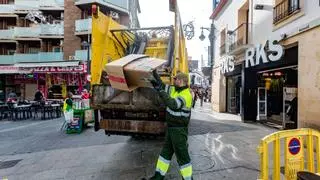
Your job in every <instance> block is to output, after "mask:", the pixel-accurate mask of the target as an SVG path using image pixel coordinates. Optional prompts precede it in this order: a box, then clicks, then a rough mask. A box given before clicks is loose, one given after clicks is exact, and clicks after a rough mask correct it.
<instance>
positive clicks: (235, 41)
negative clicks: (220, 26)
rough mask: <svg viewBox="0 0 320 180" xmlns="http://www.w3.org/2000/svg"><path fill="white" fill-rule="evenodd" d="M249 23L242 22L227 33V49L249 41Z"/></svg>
mask: <svg viewBox="0 0 320 180" xmlns="http://www.w3.org/2000/svg"><path fill="white" fill-rule="evenodd" d="M249 27H250V24H249V23H242V24H241V25H240V26H238V27H237V28H236V29H235V30H233V31H232V32H231V33H229V40H230V46H229V51H234V50H235V49H237V48H240V47H241V46H244V45H246V44H248V41H249Z"/></svg>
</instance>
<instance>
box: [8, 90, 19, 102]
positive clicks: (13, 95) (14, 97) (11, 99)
mask: <svg viewBox="0 0 320 180" xmlns="http://www.w3.org/2000/svg"><path fill="white" fill-rule="evenodd" d="M15 101H17V94H16V93H15V92H14V91H13V90H11V91H10V93H9V94H8V99H7V102H15Z"/></svg>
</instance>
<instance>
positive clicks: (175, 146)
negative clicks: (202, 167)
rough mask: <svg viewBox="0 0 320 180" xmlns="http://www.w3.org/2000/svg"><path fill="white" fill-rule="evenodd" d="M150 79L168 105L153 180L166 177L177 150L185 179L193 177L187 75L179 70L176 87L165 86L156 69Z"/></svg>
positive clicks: (188, 179) (175, 80)
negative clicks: (162, 138) (161, 143)
mask: <svg viewBox="0 0 320 180" xmlns="http://www.w3.org/2000/svg"><path fill="white" fill-rule="evenodd" d="M153 76H154V79H155V80H151V83H152V85H153V87H154V88H155V89H156V90H157V91H158V93H159V95H160V97H161V98H162V100H163V102H164V103H165V105H166V107H167V108H166V122H167V126H168V128H167V131H166V137H165V144H164V147H163V149H162V151H161V153H160V156H159V158H158V161H157V165H156V172H155V174H154V176H153V177H151V178H150V180H163V179H164V177H165V174H166V173H167V171H168V169H169V166H170V161H171V158H172V155H173V154H174V153H175V155H176V157H177V161H178V164H179V166H180V174H181V176H182V177H183V179H185V180H191V179H192V165H191V160H190V156H189V153H188V144H187V141H188V125H189V121H190V116H191V107H192V95H191V92H190V88H189V87H188V75H187V74H183V73H178V74H177V75H176V77H175V78H174V86H169V85H164V84H163V82H162V81H161V79H160V77H159V75H158V74H157V72H156V71H154V72H153Z"/></svg>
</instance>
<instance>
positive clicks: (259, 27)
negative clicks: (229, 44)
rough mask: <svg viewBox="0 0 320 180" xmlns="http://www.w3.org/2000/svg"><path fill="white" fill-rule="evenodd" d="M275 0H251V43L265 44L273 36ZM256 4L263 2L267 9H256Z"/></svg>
mask: <svg viewBox="0 0 320 180" xmlns="http://www.w3.org/2000/svg"><path fill="white" fill-rule="evenodd" d="M273 1H274V0H251V1H250V19H251V20H250V23H251V26H252V29H251V30H252V35H251V37H252V38H251V41H250V42H251V44H254V45H255V44H263V43H265V42H266V40H268V39H270V38H271V36H272V29H273V4H274V2H273ZM256 4H263V5H264V6H265V8H266V10H255V9H254V7H255V5H256Z"/></svg>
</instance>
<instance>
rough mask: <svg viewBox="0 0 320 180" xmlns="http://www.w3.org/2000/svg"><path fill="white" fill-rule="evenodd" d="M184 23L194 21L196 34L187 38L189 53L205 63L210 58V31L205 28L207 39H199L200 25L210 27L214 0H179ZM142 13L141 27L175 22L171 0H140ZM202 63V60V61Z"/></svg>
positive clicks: (140, 16)
mask: <svg viewBox="0 0 320 180" xmlns="http://www.w3.org/2000/svg"><path fill="white" fill-rule="evenodd" d="M177 1H178V6H179V10H180V15H181V19H182V22H183V24H187V23H188V22H190V21H193V25H194V26H195V36H194V37H193V39H192V40H187V49H188V55H189V56H192V59H193V60H201V55H203V59H204V63H207V59H208V50H207V49H208V46H209V44H210V43H209V39H208V35H209V31H206V30H204V34H205V36H206V39H205V40H204V41H200V40H199V36H200V34H201V29H200V27H202V26H203V27H210V24H211V20H210V19H209V17H210V15H211V13H212V0H177ZM139 2H140V7H141V13H140V14H139V21H140V25H141V27H156V26H170V25H173V24H174V13H173V12H170V11H169V0H139ZM200 63H201V61H200Z"/></svg>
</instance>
